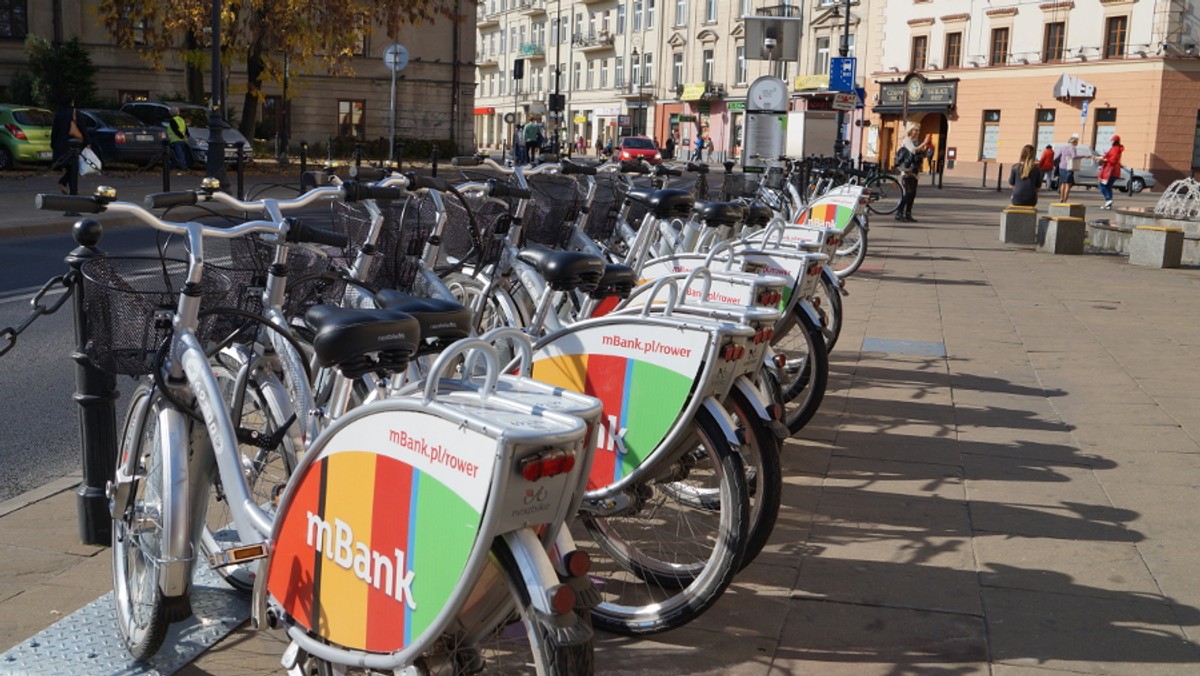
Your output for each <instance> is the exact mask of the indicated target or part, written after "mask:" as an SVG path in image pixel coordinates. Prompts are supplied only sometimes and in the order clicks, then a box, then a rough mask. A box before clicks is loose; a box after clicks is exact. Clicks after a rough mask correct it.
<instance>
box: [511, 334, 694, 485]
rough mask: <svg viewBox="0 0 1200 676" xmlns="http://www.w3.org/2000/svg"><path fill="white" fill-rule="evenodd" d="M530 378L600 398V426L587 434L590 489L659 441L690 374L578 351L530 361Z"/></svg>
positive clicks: (612, 478) (683, 398)
mask: <svg viewBox="0 0 1200 676" xmlns="http://www.w3.org/2000/svg"><path fill="white" fill-rule="evenodd" d="M696 363H697V366H698V365H699V359H697V362H696ZM533 377H534V378H536V379H537V380H541V381H542V382H545V383H548V384H550V385H554V386H556V387H562V388H565V389H568V390H571V391H573V392H582V393H584V394H588V395H591V396H593V397H596V398H597V399H599V400H600V401H601V403H602V405H603V407H604V413H603V416H602V423H601V426H602V427H603V428H604V429H602V430H598V431H597V433H596V434H594V435H593V436H594V438H595V442H596V448H595V451H594V453H595V455H594V457H593V459H592V473H591V475H590V476H589V477H588V485H587V487H588V490H595V489H598V488H603V487H604V486H608V485H610V484H612V483H614V482H616V481H617V480H619V479H620V478H621V477H623V476H625V475H626V474H629V472H631V471H632V470H633V469H634V468H636V467H637V466H638V465H640V464H641V463H642V462H644V461H645V460H646V458H648V457H649V456H650V454H651V453H652V452H653V451H654V449H655V448H657V447H658V445H659V444H660V443H662V440H663V438H664V437H666V435H667V432H669V431H670V430H671V427H672V426H673V425H674V423H675V421H676V419H678V417H679V415H680V414H681V413H682V412H683V408H684V406H685V405H686V404H687V400H688V394H689V393H690V392H691V388H692V382H693V380H694V377H695V376H694V375H693V376H686V375H682V374H680V373H677V372H675V371H674V370H671V369H669V368H666V367H664V366H660V365H658V364H654V363H651V362H649V361H644V360H639V359H634V358H631V357H622V356H614V355H604V354H587V353H584V354H564V355H558V356H553V357H548V358H545V359H541V360H539V361H536V362H534V365H533ZM622 431H623V434H622ZM618 436H619V437H621V442H618V441H617V439H616V438H615V437H618ZM622 451H624V452H622Z"/></svg>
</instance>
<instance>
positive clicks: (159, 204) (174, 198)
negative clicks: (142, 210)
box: [144, 190, 199, 209]
mask: <svg viewBox="0 0 1200 676" xmlns="http://www.w3.org/2000/svg"><path fill="white" fill-rule="evenodd" d="M198 199H199V193H197V192H196V191H195V190H184V191H180V192H157V193H153V194H150V195H146V199H145V201H144V204H145V205H146V208H147V209H169V208H171V207H181V206H188V207H190V206H193V205H194V204H196V201H197V200H198Z"/></svg>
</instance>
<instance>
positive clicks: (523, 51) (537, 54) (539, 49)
mask: <svg viewBox="0 0 1200 676" xmlns="http://www.w3.org/2000/svg"><path fill="white" fill-rule="evenodd" d="M517 51H518V52H519V53H520V55H521V56H524V57H528V58H534V59H541V58H545V57H546V45H544V44H542V43H540V42H525V43H522V44H521V48H520V49H518V50H517Z"/></svg>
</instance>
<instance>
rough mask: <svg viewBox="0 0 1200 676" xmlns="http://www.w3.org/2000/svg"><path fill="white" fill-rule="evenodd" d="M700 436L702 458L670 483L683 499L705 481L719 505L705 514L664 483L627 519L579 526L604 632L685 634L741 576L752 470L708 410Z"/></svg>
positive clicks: (699, 422)
mask: <svg viewBox="0 0 1200 676" xmlns="http://www.w3.org/2000/svg"><path fill="white" fill-rule="evenodd" d="M694 428H695V431H696V441H697V449H698V451H689V452H687V453H685V454H683V456H682V457H681V458H680V460H679V461H678V462H677V463H676V465H675V469H676V470H677V472H678V473H679V474H681V475H683V476H672V477H667V478H666V479H665V481H666V482H667V483H672V484H675V485H674V486H673V491H672V492H678V490H679V488H680V486H679V484H680V483H681V482H683V481H684V480H685V479H686V480H696V479H697V477H698V476H699V478H701V479H703V481H697V484H698V485H699V487H700V490H705V489H709V488H714V487H715V488H717V489H719V490H716V491H715V494H716V495H717V500H716V504H709V505H706V506H704V507H702V508H699V509H697V508H696V507H694V506H692V505H689V504H687V503H686V502H684V501H678V500H674V499H672V498H671V497H670V495H669V492H668V491H664V490H662V489H661V488H660V487H659V486H658V485H659V484H661V483H663V482H664V480H659V481H651V482H648V483H645V484H641V485H639V486H638V487H637V488H636V491H637V494H638V495H637V497H638V501H637V503H638V504H636V505H635V506H634V507H632V508H631V509H630V510H629V511H628V512H626V513H623V514H619V515H612V516H593V515H584V516H582V517H581V518H580V519H578V520H577V522H578V524H577V525H576V527H575V530H576V531H578V535H577V537H576V538H575V539H576V544H577V545H578V546H579V547H580V548H581V549H583V550H584V551H586V552H587V553H588V554H589V555H590V556H591V560H592V573H591V575H592V579H593V580H596V581H597V589H598V591H599V593H600V602H599V603H598V604H597V605H596V606H595V607H594V608H593V609H592V622H593V624H594V625H595V626H597V627H599V628H601V629H604V630H606V631H609V632H612V633H615V634H622V635H625V636H637V635H644V634H655V633H659V632H663V631H667V630H670V629H675V628H677V627H681V626H683V625H685V624H687V623H689V622H691V621H692V620H695V619H696V618H697V617H699V616H700V615H702V614H704V612H705V611H706V610H708V609H709V608H711V607H712V605H713V604H714V603H716V601H717V599H718V598H720V596H721V594H722V593H724V591H725V589H726V588H727V587H728V586H729V583H730V582H732V581H733V576H734V574H735V573H736V572H737V571H738V570H739V568H740V564H741V558H742V552H743V551H744V550H745V544H746V537H747V532H748V531H747V529H748V526H749V501H748V488H747V486H746V471H745V467H744V465H743V464H742V459H741V455H740V453H739V452H738V450H737V449H735V448H733V447H732V446H730V444H729V442H728V441H727V440H726V438H725V434H724V431H723V430H722V429H721V427H720V425H719V424H718V422H717V420H716V419H715V418H714V417H713V416H712V414H711V413H709V412H708V410H706V409H704V408H701V409H700V411H699V412H698V413H697V415H696V418H695V425H694ZM701 452H702V454H703V455H702V456H701V455H700V453H701ZM692 462H695V464H694V465H691V466H689V463H692ZM668 521H671V522H673V524H671V523H668V524H667V525H665V526H664V525H663V524H664V523H665V522H668ZM672 536H676V537H672ZM671 547H673V549H670V551H668V548H671Z"/></svg>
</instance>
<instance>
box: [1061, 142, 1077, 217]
mask: <svg viewBox="0 0 1200 676" xmlns="http://www.w3.org/2000/svg"><path fill="white" fill-rule="evenodd" d="M1077 145H1079V134H1071V138H1070V139H1068V140H1067V145H1065V146H1063V148H1062V150H1060V151H1058V201H1059V202H1063V203H1065V202H1066V201H1067V198H1068V197H1070V196H1071V186H1072V185H1075V171H1074V167H1075V158H1076V157H1079V156H1078V155H1077V154H1076V153H1075V146H1077Z"/></svg>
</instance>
